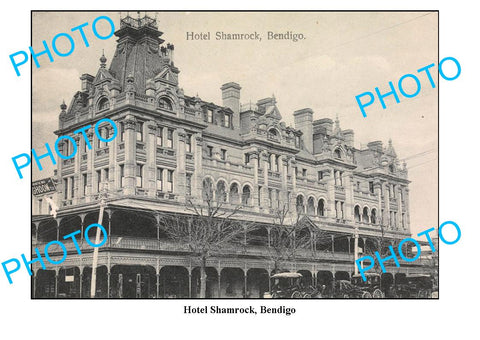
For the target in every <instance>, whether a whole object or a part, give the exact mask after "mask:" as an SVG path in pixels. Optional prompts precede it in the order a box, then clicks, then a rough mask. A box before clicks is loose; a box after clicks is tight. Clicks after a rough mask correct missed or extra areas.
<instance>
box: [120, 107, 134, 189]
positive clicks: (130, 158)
mask: <svg viewBox="0 0 480 340" xmlns="http://www.w3.org/2000/svg"><path fill="white" fill-rule="evenodd" d="M123 123H124V127H125V165H124V180H123V184H124V188H123V192H124V194H126V195H135V191H136V190H135V167H136V162H135V151H136V150H135V149H136V144H137V143H136V138H135V123H136V120H135V117H133V116H132V115H127V117H126V118H125V120H124V121H123Z"/></svg>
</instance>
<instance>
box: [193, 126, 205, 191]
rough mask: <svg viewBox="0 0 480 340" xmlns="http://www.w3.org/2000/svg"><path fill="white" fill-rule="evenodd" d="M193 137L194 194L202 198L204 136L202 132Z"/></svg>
mask: <svg viewBox="0 0 480 340" xmlns="http://www.w3.org/2000/svg"><path fill="white" fill-rule="evenodd" d="M192 139H193V143H194V145H193V152H194V164H195V169H194V173H193V176H192V196H193V197H195V198H198V199H199V200H201V199H202V191H203V182H202V181H203V178H202V177H203V169H202V159H203V138H202V135H201V134H196V135H195V137H192Z"/></svg>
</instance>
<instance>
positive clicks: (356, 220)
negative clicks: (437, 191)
mask: <svg viewBox="0 0 480 340" xmlns="http://www.w3.org/2000/svg"><path fill="white" fill-rule="evenodd" d="M353 212H354V215H355V222H360V220H361V219H360V207H359V206H358V205H356V206H355V209H354V211H353Z"/></svg>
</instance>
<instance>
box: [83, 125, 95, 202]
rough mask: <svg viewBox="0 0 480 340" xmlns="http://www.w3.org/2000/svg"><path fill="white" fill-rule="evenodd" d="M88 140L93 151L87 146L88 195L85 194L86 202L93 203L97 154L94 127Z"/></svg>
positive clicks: (89, 132)
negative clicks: (95, 155)
mask: <svg viewBox="0 0 480 340" xmlns="http://www.w3.org/2000/svg"><path fill="white" fill-rule="evenodd" d="M87 138H88V142H89V143H90V145H91V147H92V148H91V149H90V150H89V149H88V146H87V193H86V194H85V196H86V198H85V201H86V202H91V201H93V197H92V194H93V186H94V184H93V179H94V175H95V174H94V173H95V163H94V159H95V157H94V154H95V143H94V138H93V127H92V128H90V129H88V131H87Z"/></svg>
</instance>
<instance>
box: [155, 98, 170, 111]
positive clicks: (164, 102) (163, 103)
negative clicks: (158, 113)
mask: <svg viewBox="0 0 480 340" xmlns="http://www.w3.org/2000/svg"><path fill="white" fill-rule="evenodd" d="M158 107H159V108H160V109H164V110H169V111H173V105H172V102H171V101H170V99H168V98H166V97H162V98H160V99H159V100H158Z"/></svg>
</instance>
